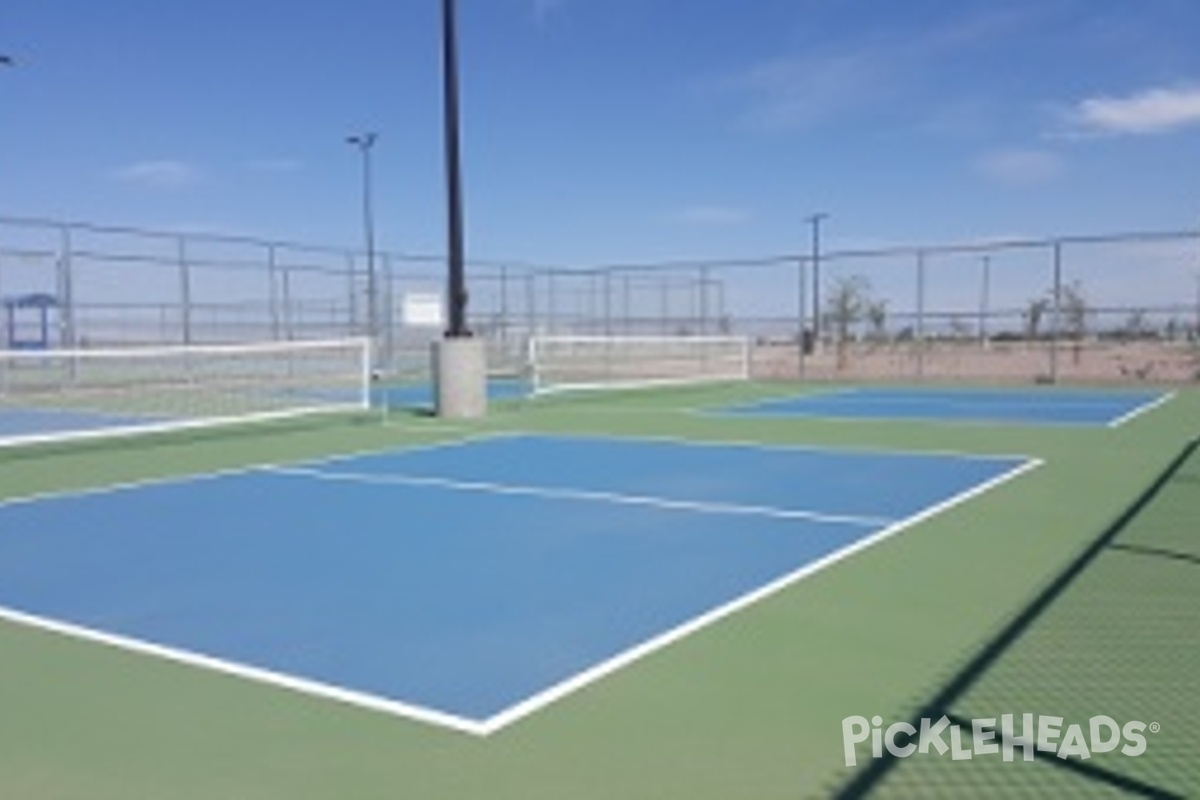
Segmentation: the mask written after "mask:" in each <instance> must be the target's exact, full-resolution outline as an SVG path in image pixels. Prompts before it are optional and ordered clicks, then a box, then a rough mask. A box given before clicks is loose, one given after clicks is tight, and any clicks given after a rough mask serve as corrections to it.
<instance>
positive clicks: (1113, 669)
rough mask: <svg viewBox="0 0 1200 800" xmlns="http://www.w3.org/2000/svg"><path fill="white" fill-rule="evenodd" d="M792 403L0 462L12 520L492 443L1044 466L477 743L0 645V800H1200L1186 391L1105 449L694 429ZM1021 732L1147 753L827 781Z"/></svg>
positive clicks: (228, 679)
mask: <svg viewBox="0 0 1200 800" xmlns="http://www.w3.org/2000/svg"><path fill="white" fill-rule="evenodd" d="M823 390H827V388H826V387H823ZM798 391H800V390H798V389H797V387H795V386H794V385H793V386H781V385H771V384H743V385H726V386H714V387H708V388H693V389H674V390H659V391H654V392H629V393H613V394H591V395H579V396H570V395H566V396H561V397H550V398H546V399H539V400H520V399H517V400H505V401H502V402H499V403H497V404H495V406H494V407H493V410H492V413H491V414H490V415H489V416H488V418H487V419H486V420H485V421H481V422H478V423H469V424H468V423H463V424H448V423H443V422H441V421H439V420H436V419H431V418H427V417H424V416H421V415H418V414H409V413H403V412H398V413H395V414H392V415H391V416H390V417H389V418H388V419H387V420H386V421H383V420H381V419H380V417H379V416H377V415H374V414H372V415H362V416H358V417H341V418H331V419H326V420H314V421H303V422H301V421H293V422H289V423H273V424H263V425H258V426H251V427H240V428H221V429H212V430H208V431H205V432H203V433H199V432H197V433H192V434H188V435H182V434H180V435H161V436H145V437H141V438H131V439H124V440H112V441H107V442H93V443H90V444H86V445H72V446H67V445H57V446H53V447H49V446H47V447H41V448H36V449H35V448H15V449H12V450H9V451H5V452H0V496H2V497H3V498H5V499H10V498H17V497H26V496H30V495H36V494H49V493H55V492H62V491H66V490H70V489H79V488H88V487H103V486H111V485H114V484H120V483H130V482H137V481H144V480H147V479H155V478H161V477H163V476H167V475H192V474H198V473H208V472H212V471H217V470H223V469H233V468H239V467H244V466H247V465H256V464H279V463H286V462H293V461H302V460H306V459H313V458H317V457H322V456H328V455H332V454H346V453H356V452H370V451H376V450H384V449H389V448H393V447H402V446H407V445H414V444H426V443H434V442H440V441H447V440H455V439H461V438H462V437H464V436H472V435H479V434H485V433H497V432H510V431H525V432H539V433H569V434H593V435H620V436H635V437H660V438H670V439H682V440H695V441H726V442H741V443H764V444H789V445H803V446H812V447H821V448H834V449H842V448H845V449H853V450H863V451H879V450H886V451H903V452H953V453H967V454H982V455H1023V456H1029V457H1032V458H1036V459H1039V460H1040V461H1041V462H1042V463H1041V464H1040V466H1038V467H1037V468H1036V469H1033V470H1031V471H1028V472H1026V473H1024V474H1021V475H1020V476H1018V477H1017V478H1015V479H1014V480H1011V481H1009V482H1007V483H1004V484H1002V485H1000V486H997V487H995V488H993V489H991V490H990V491H987V492H985V493H983V494H981V495H979V496H977V497H974V498H972V499H970V500H969V501H968V502H965V503H962V504H959V505H956V506H954V507H952V508H950V509H948V510H946V511H944V512H943V513H940V514H936V515H934V516H931V517H930V518H928V519H926V520H924V521H922V522H920V523H919V524H917V525H915V526H913V527H911V528H910V529H908V530H905V531H904V532H902V533H901V534H899V535H896V536H893V537H891V538H888V539H887V540H886V541H883V542H881V543H879V544H877V545H875V546H873V547H871V548H870V549H867V550H864V551H862V552H859V553H857V554H855V555H854V556H853V557H851V558H848V559H845V560H843V561H841V562H839V563H837V564H835V565H833V566H832V567H830V568H828V569H825V570H823V571H820V572H819V573H817V574H815V575H813V576H811V577H809V578H807V579H805V580H802V581H800V582H798V583H795V584H794V585H791V586H790V587H789V588H787V589H785V590H783V591H781V592H779V593H777V594H774V595H771V596H770V597H767V598H766V599H764V600H762V601H760V602H758V603H756V604H754V605H752V606H750V607H749V608H745V609H743V610H741V611H739V612H738V613H736V614H734V615H732V616H730V617H728V618H726V619H724V620H722V621H721V622H719V623H717V624H715V625H712V626H709V627H706V628H703V629H702V630H700V631H698V632H696V633H694V634H692V635H690V636H687V637H686V638H683V639H681V640H679V641H676V642H675V643H673V644H671V645H670V646H668V647H666V648H664V649H661V650H658V651H656V652H654V653H653V654H651V655H649V656H648V657H646V658H643V659H641V660H638V661H636V662H635V663H633V664H631V665H629V666H627V667H625V668H624V669H621V670H619V671H617V672H615V673H614V674H611V675H609V676H607V677H606V678H604V679H603V680H600V681H598V682H595V683H592V684H590V685H588V686H587V687H586V688H584V689H583V690H581V691H579V692H576V693H573V694H570V695H569V696H567V697H565V698H563V699H561V700H559V701H558V702H556V703H554V704H552V705H550V706H549V707H547V708H544V709H542V710H540V711H538V712H537V713H535V714H532V715H530V716H528V717H526V718H524V719H522V720H520V721H519V722H517V723H515V724H513V725H511V726H510V727H506V728H504V729H502V730H500V731H498V732H496V733H494V734H492V735H491V736H487V737H480V736H473V735H468V734H464V733H460V732H456V731H452V730H446V729H441V728H437V727H433V726H430V725H428V724H425V723H422V722H418V721H413V720H406V719H401V718H397V717H395V716H392V715H387V714H381V713H377V712H373V711H370V710H366V709H363V708H358V707H354V706H349V705H343V704H340V703H337V702H334V701H331V700H326V699H320V698H316V697H310V696H306V695H302V694H298V693H295V692H292V691H289V690H287V689H283V688H277V687H272V686H267V685H264V684H261V683H255V682H250V681H246V680H243V679H240V678H237V677H232V676H228V675H223V674H218V673H215V672H209V671H205V670H202V669H198V668H196V667H193V666H187V665H181V664H175V663H171V662H168V661H165V660H160V659H156V658H152V657H147V656H144V655H138V654H134V653H129V652H125V651H121V650H117V649H112V648H108V647H105V646H102V645H97V644H92V643H87V642H84V641H80V640H76V639H71V638H67V637H64V636H60V635H57V634H53V633H48V632H44V631H40V630H36V629H33V628H29V627H25V626H22V625H18V624H15V623H12V622H2V623H0V797H13V798H31V799H33V800H41V799H42V798H47V799H49V798H55V799H56V800H57V799H59V798H69V799H70V800H74V799H75V798H79V799H80V800H82V799H83V798H87V800H131V799H132V798H183V799H185V800H190V799H191V798H196V799H199V798H205V799H206V800H207V799H209V798H238V799H239V800H241V799H245V800H258V799H260V798H261V799H263V800H265V799H267V798H272V799H274V798H278V799H279V800H283V799H284V798H286V799H287V800H305V799H307V798H313V799H314V800H315V799H316V798H344V799H347V800H353V799H356V798H363V799H364V800H365V799H366V798H393V797H414V798H512V799H513V800H516V799H517V798H521V799H522V800H526V799H529V798H555V799H556V800H557V799H559V798H579V799H587V798H597V799H598V798H604V799H605V800H608V799H609V798H688V799H689V800H705V799H707V798H713V799H714V800H715V799H716V798H802V797H831V796H833V797H837V796H844V797H856V796H867V797H914V798H916V797H921V798H924V797H954V798H958V797H997V796H1000V797H1003V796H1014V797H1018V796H1019V797H1042V796H1044V797H1064V796H1077V797H1106V796H1112V797H1119V796H1157V797H1172V796H1194V795H1196V794H1197V793H1200V761H1198V760H1197V759H1196V757H1195V753H1196V752H1197V751H1200V726H1198V725H1197V723H1196V721H1197V720H1200V680H1198V678H1197V675H1198V674H1200V670H1197V668H1196V667H1197V664H1200V650H1198V649H1197V644H1196V641H1197V633H1198V632H1200V580H1197V577H1200V572H1197V570H1198V569H1200V540H1198V539H1197V533H1198V529H1200V526H1198V525H1197V522H1196V521H1197V520H1200V491H1198V489H1200V454H1197V453H1196V452H1195V447H1194V442H1195V440H1196V438H1197V436H1200V392H1197V391H1196V390H1194V389H1188V390H1183V391H1179V392H1178V393H1177V394H1176V396H1175V397H1173V398H1172V399H1171V401H1170V402H1167V403H1164V404H1162V405H1161V406H1159V407H1156V408H1154V409H1153V410H1151V411H1149V412H1147V413H1145V414H1142V415H1140V416H1138V417H1137V418H1136V419H1132V420H1131V421H1129V422H1128V423H1126V424H1124V425H1122V426H1120V427H1116V428H1108V427H1053V426H1023V425H1014V424H1007V425H1003V426H996V425H942V424H938V423H937V422H935V421H927V420H888V419H855V420H845V419H841V420H837V419H822V418H818V417H802V418H772V417H760V416H727V415H719V414H711V413H705V412H709V411H712V410H715V409H720V408H724V407H729V406H733V405H737V404H745V403H752V402H755V401H758V400H764V399H766V398H769V397H775V396H784V395H795V394H796V393H797V392H798ZM569 468H570V466H569V465H564V470H566V469H569ZM877 491H879V492H887V491H888V486H887V485H879V486H878V487H877ZM394 513H395V514H396V515H397V516H398V517H402V516H403V515H404V514H405V513H406V509H405V508H403V507H397V508H395V510H394ZM101 524H103V521H102V520H97V525H101ZM164 526H165V527H169V521H165V522H164ZM0 535H2V531H0ZM145 569H148V570H150V569H154V565H153V564H146V565H145ZM1023 713H1033V714H1038V715H1044V716H1060V717H1063V718H1064V719H1065V720H1066V722H1067V723H1071V722H1077V723H1083V724H1084V725H1086V723H1087V721H1088V719H1089V718H1090V717H1092V716H1095V715H1107V716H1110V717H1112V718H1114V719H1116V720H1117V721H1118V722H1121V723H1123V722H1125V721H1128V720H1140V721H1143V722H1145V723H1147V724H1149V723H1155V724H1156V725H1157V726H1158V728H1159V729H1158V730H1157V732H1155V733H1147V734H1146V740H1147V744H1146V749H1145V752H1144V753H1143V754H1142V755H1140V756H1136V757H1130V756H1124V755H1121V754H1119V753H1103V754H1097V755H1095V756H1094V757H1092V758H1090V759H1088V760H1086V761H1082V760H1078V759H1075V760H1073V763H1067V764H1066V765H1064V764H1061V763H1057V762H1060V761H1062V759H1056V758H1054V757H1053V756H1052V755H1049V756H1048V755H1047V754H1039V756H1038V758H1037V759H1036V760H1034V761H1033V762H1031V763H1025V762H1023V761H1021V760H1019V758H1018V760H1017V761H1014V762H1012V763H1008V762H1004V761H1002V760H1001V759H1000V758H999V757H998V756H990V755H981V756H977V757H975V758H972V759H971V760H962V761H954V760H951V758H950V756H949V755H947V756H940V757H939V756H937V755H933V754H924V755H922V754H916V755H913V756H911V757H909V758H904V759H900V758H882V759H878V760H876V759H872V758H870V752H869V748H866V746H865V745H864V746H863V747H860V748H859V750H858V751H857V752H858V756H859V757H858V766H857V767H855V768H849V767H847V766H846V765H845V763H844V758H845V754H844V751H843V742H842V721H843V719H845V718H847V717H850V716H854V715H861V716H865V717H872V716H876V715H877V716H879V717H881V718H882V719H883V720H886V721H887V723H890V722H897V721H906V720H919V719H920V718H921V717H923V716H928V715H934V716H940V715H941V714H947V715H950V716H952V717H954V718H955V719H956V720H968V721H969V720H971V719H975V718H992V717H997V716H999V715H1001V714H1015V715H1021V714H1023ZM885 724H886V723H885ZM968 724H969V722H968Z"/></svg>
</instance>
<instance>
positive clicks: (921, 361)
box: [753, 342, 1200, 384]
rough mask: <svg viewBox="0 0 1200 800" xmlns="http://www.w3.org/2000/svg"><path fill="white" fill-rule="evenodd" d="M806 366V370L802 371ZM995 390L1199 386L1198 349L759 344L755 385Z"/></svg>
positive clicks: (1184, 345)
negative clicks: (950, 384) (988, 385)
mask: <svg viewBox="0 0 1200 800" xmlns="http://www.w3.org/2000/svg"><path fill="white" fill-rule="evenodd" d="M802 362H803V363H802ZM801 370H802V371H803V377H804V378H805V379H806V380H829V381H876V380H877V381H914V380H929V381H973V382H996V383H1049V382H1056V383H1121V384H1141V383H1153V384H1162V383H1179V384H1183V383H1196V382H1200V345H1198V344H1196V343H1188V342H1083V343H1079V344H1077V343H1074V342H1062V343H1059V344H1058V345H1057V346H1053V345H1051V344H1050V343H1047V342H1035V343H1030V342H990V343H988V344H986V345H984V344H981V343H979V342H970V343H965V342H925V343H924V344H923V345H918V344H916V343H913V342H904V343H884V344H868V343H858V342H856V343H853V344H850V345H847V346H846V347H845V348H844V349H842V351H841V352H840V353H839V348H838V347H837V345H836V344H827V345H823V346H821V347H818V348H817V349H816V351H815V352H813V353H811V354H808V355H805V356H804V357H803V359H801V356H800V353H799V350H798V348H797V347H796V345H795V344H794V343H786V344H764V343H759V344H757V345H756V346H755V348H754V351H753V373H754V377H756V378H763V379H771V378H780V379H783V378H793V379H794V378H796V377H797V374H798V373H800V372H801Z"/></svg>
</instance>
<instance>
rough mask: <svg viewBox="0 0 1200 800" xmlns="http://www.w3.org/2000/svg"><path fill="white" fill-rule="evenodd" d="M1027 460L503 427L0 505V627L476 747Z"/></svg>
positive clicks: (1001, 476)
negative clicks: (206, 671)
mask: <svg viewBox="0 0 1200 800" xmlns="http://www.w3.org/2000/svg"><path fill="white" fill-rule="evenodd" d="M1036 463H1037V462H1033V461H1029V460H1026V459H1024V458H1020V457H995V458H993V457H976V456H955V455H928V454H924V455H922V454H906V453H890V452H878V453H876V452H862V451H853V452H851V451H834V450H821V449H805V448H786V447H765V446H754V445H715V444H694V443H685V442H677V441H669V440H640V439H612V438H587V437H554V436H537V435H504V436H494V437H488V438H479V439H472V440H466V441H463V442H458V443H452V444H447V445H440V446H433V447H427V448H418V447H413V448H407V449H402V450H396V451H390V452H385V453H379V454H371V455H361V456H353V457H345V458H337V459H330V460H324V461H320V462H312V463H307V464H300V465H291V466H274V467H262V468H254V469H248V470H245V471H238V472H231V473H222V474H214V475H209V476H202V477H196V478H190V479H181V480H164V481H159V482H151V483H146V484H141V485H134V486H127V487H116V488H111V489H105V490H99V491H94V492H85V493H72V494H63V495H55V496H49V497H45V498H32V499H28V500H16V501H9V502H7V503H3V504H0V616H3V617H5V618H7V619H10V620H16V621H18V622H21V623H25V624H31V625H35V626H40V627H43V628H48V629H51V630H54V631H58V632H62V633H66V634H69V635H73V636H80V637H83V638H86V639H91V640H97V641H101V642H105V643H107V644H110V645H116V646H119V647H124V648H130V649H133V650H136V651H142V652H148V653H152V654H155V655H158V656H165V657H167V658H171V659H175V660H180V661H185V662H188V663H192V664H197V665H200V666H203V667H206V668H212V669H217V670H222V671H226V672H232V673H234V674H238V675H242V676H246V677H250V678H254V679H259V680H265V681H270V682H273V683H276V684H281V685H284V686H288V687H290V688H293V689H298V690H302V691H306V692H311V693H314V694H318V695H324V696H329V697H333V698H337V699H340V700H343V701H347V702H352V703H357V704H360V705H365V706H368V707H371V708H375V709H378V710H383V711H387V712H392V713H396V714H401V715H404V716H408V717H413V718H417V719H421V720H424V721H427V722H432V723H435V724H440V725H445V726H449V727H452V728H456V729H459V730H463V731H467V732H471V733H476V734H486V733H490V732H492V731H494V730H497V729H498V728H500V727H502V726H504V725H506V724H509V723H511V722H513V721H515V720H516V719H519V718H521V717H523V716H524V715H526V714H528V713H531V712H533V711H535V710H537V709H538V708H540V707H542V706H544V705H545V704H547V703H549V702H551V701H553V700H555V699H557V698H559V697H561V696H563V695H565V694H568V693H569V692H571V691H573V690H575V689H577V688H579V687H581V686H583V685H586V684H587V683H589V682H590V681H593V680H596V679H598V678H599V677H601V676H603V675H605V674H607V673H608V672H611V671H612V670H614V669H616V668H618V667H621V666H623V665H625V664H627V663H629V662H631V661H633V660H634V659H636V658H639V657H641V656H643V655H645V654H646V653H648V652H651V651H652V650H654V649H656V648H658V647H662V646H664V645H666V644H668V643H670V642H672V641H674V640H676V639H678V638H680V637H681V636H683V635H685V634H688V633H690V632H692V631H693V630H696V629H698V628H700V627H703V626H704V625H707V624H710V623H712V622H714V621H716V620H717V619H719V618H722V617H724V616H726V615H727V614H729V613H732V612H733V611H736V610H738V609H740V608H742V607H744V606H746V605H748V604H750V603H751V602H754V601H756V600H758V599H760V598H761V597H764V596H766V595H767V594H769V593H771V592H773V591H777V590H778V589H781V588H783V587H784V586H787V585H789V584H791V583H792V582H794V581H796V580H798V579H800V578H802V577H804V576H806V575H808V574H810V573H811V572H814V571H816V570H817V569H820V568H821V567H823V566H826V565H828V564H831V563H833V561H835V560H838V559H839V558H842V557H844V556H846V555H849V554H850V553H852V552H855V551H856V550H858V549H860V548H862V547H865V546H867V545H869V544H871V543H873V542H875V541H878V540H880V539H882V538H884V537H886V536H889V535H891V534H893V533H896V532H898V531H900V530H902V529H904V528H905V527H907V526H908V525H910V524H912V523H913V522H914V521H917V520H919V519H923V518H925V517H926V516H928V515H930V514H932V513H935V512H937V511H940V510H942V509H945V508H948V507H949V506H951V505H953V504H955V503H957V502H960V501H964V500H966V499H968V498H970V497H972V496H974V495H975V494H977V493H979V492H981V491H984V490H986V489H989V488H991V487H993V486H996V485H998V484H999V483H1002V482H1004V481H1006V480H1008V479H1011V478H1013V477H1015V476H1016V475H1018V474H1019V473H1021V472H1022V471H1024V470H1026V469H1028V468H1030V467H1031V466H1033V465H1034V464H1036Z"/></svg>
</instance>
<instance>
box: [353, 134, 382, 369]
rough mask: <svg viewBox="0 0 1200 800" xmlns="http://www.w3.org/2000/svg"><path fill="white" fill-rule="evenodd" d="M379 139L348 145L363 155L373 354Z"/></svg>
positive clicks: (372, 136)
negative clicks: (375, 158) (374, 169)
mask: <svg viewBox="0 0 1200 800" xmlns="http://www.w3.org/2000/svg"><path fill="white" fill-rule="evenodd" d="M378 138H379V136H378V134H375V133H364V134H360V135H358V136H347V137H346V143H347V144H349V145H353V146H354V147H357V148H358V151H359V153H361V154H362V213H363V235H364V237H365V239H366V246H367V338H368V339H370V340H371V352H372V353H374V352H375V344H376V342H375V337H376V336H377V335H378V333H379V331H378V330H377V329H376V328H377V326H376V321H377V320H376V314H375V306H376V302H375V300H376V294H377V292H376V285H375V209H374V198H373V183H374V180H373V175H372V164H371V150H372V148H374V147H375V141H376V140H377V139H378Z"/></svg>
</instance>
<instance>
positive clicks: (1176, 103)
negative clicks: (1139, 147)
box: [1069, 86, 1200, 135]
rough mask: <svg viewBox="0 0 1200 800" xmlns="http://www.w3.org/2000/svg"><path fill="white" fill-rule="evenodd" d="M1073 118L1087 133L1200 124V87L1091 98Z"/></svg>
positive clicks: (1078, 107)
mask: <svg viewBox="0 0 1200 800" xmlns="http://www.w3.org/2000/svg"><path fill="white" fill-rule="evenodd" d="M1069 121H1070V122H1071V123H1072V128H1073V129H1077V130H1078V131H1081V132H1082V133H1085V134H1088V133H1090V134H1130V135H1137V134H1153V133H1167V132H1169V131H1173V130H1177V129H1179V128H1185V127H1188V126H1192V125H1196V126H1200V86H1193V87H1188V88H1180V87H1176V88H1165V87H1157V88H1152V89H1146V90H1144V91H1141V92H1138V93H1136V94H1131V95H1128V96H1125V97H1092V98H1088V99H1086V100H1083V101H1081V102H1080V103H1078V104H1077V105H1076V106H1075V107H1074V108H1073V109H1072V110H1071V112H1070V114H1069Z"/></svg>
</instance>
